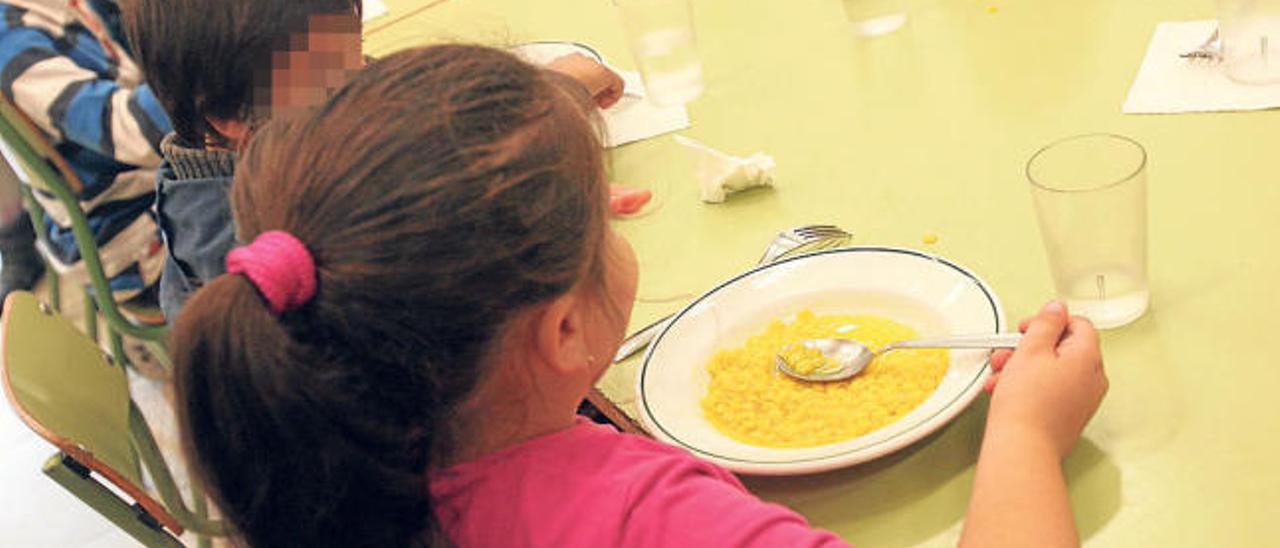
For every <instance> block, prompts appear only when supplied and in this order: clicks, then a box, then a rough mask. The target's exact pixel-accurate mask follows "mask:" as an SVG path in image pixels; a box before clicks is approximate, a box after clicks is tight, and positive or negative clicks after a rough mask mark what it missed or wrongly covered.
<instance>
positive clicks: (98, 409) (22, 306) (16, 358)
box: [0, 291, 225, 546]
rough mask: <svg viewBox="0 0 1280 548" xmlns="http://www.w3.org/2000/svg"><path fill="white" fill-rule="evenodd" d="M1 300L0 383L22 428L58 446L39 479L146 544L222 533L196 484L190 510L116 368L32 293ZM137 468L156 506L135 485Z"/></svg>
mask: <svg viewBox="0 0 1280 548" xmlns="http://www.w3.org/2000/svg"><path fill="white" fill-rule="evenodd" d="M5 303H6V308H5V314H4V317H3V320H2V322H3V323H2V324H0V348H2V352H0V382H2V383H3V385H4V391H5V394H6V395H7V396H8V398H9V402H10V403H11V404H12V406H13V408H14V410H15V411H17V414H18V416H19V417H20V418H21V419H22V421H23V422H24V423H26V424H27V426H29V427H30V428H31V429H32V430H34V431H35V432H36V434H38V435H39V436H40V437H42V438H44V439H46V440H48V441H49V442H50V443H52V444H53V445H54V446H55V447H56V448H57V449H58V452H57V453H55V454H54V455H53V456H51V457H50V458H49V460H48V461H46V462H45V464H44V473H45V474H46V475H48V476H49V477H50V478H52V479H53V480H54V481H56V482H58V484H60V485H62V487H63V488H65V489H66V490H67V491H70V492H71V493H72V494H73V495H75V496H76V497H77V498H79V499H80V500H82V501H84V502H85V504H88V505H89V506H90V507H92V508H93V509H94V510H97V511H98V513H100V514H102V515H103V516H104V517H106V518H107V519H108V520H110V521H111V522H112V523H115V524H116V525H117V526H119V527H120V528H121V529H123V530H124V531H125V532H127V533H128V534H129V535H131V536H133V538H135V539H137V540H138V541H139V542H141V543H142V544H144V545H147V546H182V544H181V543H180V542H179V541H178V539H177V538H176V537H177V535H181V534H182V532H183V531H184V530H188V529H189V530H191V531H192V532H194V533H196V534H197V535H198V536H199V537H200V544H201V545H202V546H204V545H207V544H208V543H209V538H208V536H210V535H214V536H217V535H223V534H225V525H224V523H223V522H222V521H214V520H209V519H207V518H206V516H207V515H208V514H207V508H206V504H205V497H204V495H203V493H202V492H201V491H200V490H199V489H198V488H197V487H196V486H195V485H194V482H193V485H192V488H191V496H192V500H193V501H194V507H195V508H194V511H192V510H189V509H188V507H187V504H186V502H185V501H184V500H183V499H182V495H181V492H180V490H179V489H178V487H177V485H176V484H175V483H174V480H173V476H172V474H171V473H170V471H169V467H168V465H167V464H166V463H165V461H164V457H163V456H162V455H161V453H160V450H159V448H158V447H157V445H156V441H155V438H154V437H152V434H151V430H150V428H148V427H147V423H146V420H145V419H144V418H143V416H142V413H141V411H139V409H138V407H137V406H136V405H135V404H134V403H133V401H132V400H131V399H130V397H129V388H128V384H127V380H126V378H125V371H124V369H123V368H122V367H120V366H119V365H117V364H115V363H113V362H112V361H111V360H110V359H109V358H107V357H106V356H105V355H104V354H103V353H102V351H101V350H100V349H99V348H98V347H97V345H96V344H94V343H93V341H91V340H89V338H88V337H86V336H85V335H84V334H83V333H81V332H80V331H79V330H78V329H77V328H76V327H75V326H74V325H72V324H71V323H69V322H67V321H66V320H65V319H63V318H62V317H60V316H59V315H58V314H57V313H55V312H53V311H52V310H51V309H50V308H49V307H48V305H45V304H43V303H41V302H39V301H38V300H37V299H36V297H35V295H33V294H31V293H30V292H26V291H16V292H14V293H12V294H10V296H9V298H8V299H7V300H6V301H5ZM144 469H145V470H146V473H147V475H148V477H150V478H151V480H152V482H153V483H154V484H155V487H156V490H157V491H158V492H159V494H160V501H157V500H156V499H155V498H153V497H152V496H151V495H150V494H149V493H148V492H147V490H146V489H145V488H143V487H142V485H143V483H142V481H141V479H142V470H144ZM102 480H105V481H106V482H107V483H110V484H111V485H113V486H115V487H116V488H117V489H118V491H119V492H122V493H123V494H124V495H123V496H122V495H120V494H118V493H117V492H116V491H113V490H111V489H110V488H108V487H107V486H106V485H104V483H103V481H102ZM126 497H127V498H126ZM131 501H132V502H131ZM161 501H162V502H161Z"/></svg>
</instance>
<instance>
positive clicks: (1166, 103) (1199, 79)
mask: <svg viewBox="0 0 1280 548" xmlns="http://www.w3.org/2000/svg"><path fill="white" fill-rule="evenodd" d="M1217 24H1218V22H1217V21H1215V20H1213V19H1208V20H1203V21H1167V22H1164V23H1160V24H1157V25H1156V31H1155V33H1154V34H1153V35H1152V37H1151V44H1150V45H1149V46H1147V56H1146V58H1145V59H1143V60H1142V67H1141V68H1139V69H1138V77H1137V78H1136V79H1134V81H1133V87H1131V88H1129V97H1128V98H1127V99H1126V100H1125V102H1124V112H1125V113H1126V114H1156V113H1172V112H1212V111H1224V110H1261V109H1267V108H1275V107H1280V85H1269V86H1263V85H1246V84H1240V83H1236V82H1235V81H1232V80H1231V79H1230V78H1227V75H1226V74H1225V73H1224V72H1223V68H1222V64H1221V63H1220V62H1219V63H1214V62H1210V61H1205V60H1192V59H1183V58H1182V57H1179V56H1178V55H1179V54H1181V53H1185V52H1188V51H1192V50H1195V49H1196V48H1198V47H1200V45H1201V44H1203V43H1204V41H1205V39H1206V38H1208V37H1209V35H1211V34H1213V30H1214V28H1215V27H1216V26H1217Z"/></svg>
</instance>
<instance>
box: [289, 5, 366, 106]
mask: <svg viewBox="0 0 1280 548" xmlns="http://www.w3.org/2000/svg"><path fill="white" fill-rule="evenodd" d="M363 66H364V55H363V53H362V51H361V46H360V19H359V17H358V16H357V15H355V14H354V13H343V14H318V15H312V16H311V18H310V19H309V21H308V25H307V32H305V33H300V34H296V35H293V36H291V37H290V39H289V48H288V50H286V51H277V52H275V53H274V54H273V55H272V59H271V112H272V115H273V116H278V115H280V114H288V113H289V112H291V111H297V110H299V109H305V108H307V107H311V106H314V105H317V104H320V103H322V102H324V101H325V100H326V99H328V98H329V96H330V95H332V94H333V93H334V92H336V91H337V90H338V89H339V88H341V87H342V86H343V85H345V84H346V83H347V81H348V80H350V79H351V77H352V76H354V75H355V73H356V72H358V71H359V70H360V69H361V68H362V67H363Z"/></svg>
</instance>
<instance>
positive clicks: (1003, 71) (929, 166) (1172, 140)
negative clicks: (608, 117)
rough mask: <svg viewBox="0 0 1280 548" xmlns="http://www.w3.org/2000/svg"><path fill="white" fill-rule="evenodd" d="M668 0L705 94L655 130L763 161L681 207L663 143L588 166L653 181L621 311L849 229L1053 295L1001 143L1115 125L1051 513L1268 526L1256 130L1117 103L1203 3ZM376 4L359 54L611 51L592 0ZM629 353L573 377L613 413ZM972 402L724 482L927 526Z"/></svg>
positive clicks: (959, 488)
mask: <svg viewBox="0 0 1280 548" xmlns="http://www.w3.org/2000/svg"><path fill="white" fill-rule="evenodd" d="M692 3H693V9H694V14H695V19H696V23H695V25H696V28H697V29H696V30H697V33H698V41H699V48H700V50H701V53H702V57H703V62H704V67H705V79H706V83H707V90H706V92H705V93H704V94H703V95H702V96H701V97H700V98H699V99H697V100H696V101H695V102H693V103H691V104H690V105H689V114H690V118H691V120H692V126H691V127H690V128H689V129H687V130H684V131H682V132H681V133H682V134H684V135H688V136H690V137H693V138H695V139H698V140H701V141H703V142H705V143H707V144H709V145H711V146H714V147H716V148H718V149H721V150H724V151H727V152H730V153H734V154H741V155H746V154H750V153H752V152H755V151H763V152H766V153H768V154H770V155H772V156H773V157H774V158H775V159H776V160H777V169H776V171H775V178H776V184H777V187H776V189H775V190H772V191H757V192H751V193H749V194H746V195H741V196H737V197H735V198H732V199H731V200H730V201H729V202H728V203H725V204H719V205H709V204H703V203H701V202H700V201H699V200H698V192H697V186H696V183H695V181H694V179H693V172H692V167H691V162H690V161H689V159H688V158H687V156H686V154H685V152H684V149H683V148H682V147H681V146H680V145H678V144H676V143H675V142H674V141H673V140H672V139H671V137H670V136H669V135H666V136H661V137H657V138H654V139H650V140H647V141H643V142H639V143H635V144H632V145H627V146H624V147H621V148H619V149H616V150H613V151H611V153H610V155H611V157H612V171H613V177H614V179H615V180H617V181H619V182H623V183H627V184H631V185H635V186H641V187H646V188H651V189H653V190H654V191H655V194H656V198H655V201H654V204H653V206H652V207H651V210H650V212H649V213H648V214H645V215H641V216H639V217H638V218H634V219H629V220H624V221H619V222H618V223H617V225H616V226H617V228H618V229H619V230H620V231H621V232H622V233H623V234H625V235H626V237H627V238H628V239H629V240H630V241H631V243H632V245H633V246H634V247H635V249H636V251H637V254H638V256H639V260H640V267H641V274H640V294H639V302H637V304H636V307H635V312H634V315H633V318H632V323H631V326H632V328H637V327H640V326H643V325H645V324H648V323H649V322H651V321H652V320H654V319H656V318H658V317H660V316H662V315H664V314H667V313H670V312H673V311H674V310H676V309H678V308H679V307H680V306H681V304H682V303H684V302H686V301H687V300H688V299H690V298H691V297H693V296H695V295H697V294H699V293H701V292H702V291H704V290H705V289H707V288H709V287H711V286H713V285H714V284H715V283H716V282H717V281H720V280H723V279H725V278H727V277H729V276H731V275H733V274H735V273H737V272H740V271H741V270H743V269H745V268H748V267H750V266H751V265H752V264H753V263H754V261H755V260H756V259H757V258H758V257H759V255H760V253H761V251H762V250H763V247H764V245H765V244H766V243H767V242H768V241H769V239H770V238H771V237H772V236H773V234H774V233H776V232H777V231H779V230H780V229H783V228H785V227H789V226H793V225H799V224H805V223H813V222H830V223H835V224H838V225H840V226H842V227H845V228H847V229H849V230H851V231H852V232H854V233H855V238H854V243H855V244H884V245H894V246H906V247H914V248H920V249H924V250H926V251H929V252H933V253H938V254H941V255H944V256H946V257H948V258H950V259H952V260H955V261H957V262H959V263H961V264H964V265H966V266H968V267H970V268H972V269H973V270H975V271H976V272H977V273H978V274H979V275H980V276H982V277H983V278H984V279H986V280H987V281H988V282H989V283H990V284H991V285H992V287H994V288H995V289H996V291H997V292H998V293H999V296H1000V298H1001V299H1002V300H1003V302H1004V305H1005V307H1006V313H1007V314H1008V315H1009V317H1010V318H1012V319H1016V318H1018V317H1022V316H1025V315H1027V314H1029V313H1031V312H1033V311H1034V310H1035V309H1036V308H1037V307H1038V306H1039V305H1040V304H1041V303H1042V302H1043V301H1045V300H1046V299H1048V298H1050V297H1051V296H1052V290H1053V289H1052V285H1051V281H1050V278H1049V272H1048V267H1047V263H1046V261H1045V257H1044V248H1043V246H1042V245H1041V242H1040V235H1039V232H1038V228H1037V226H1036V219H1035V213H1034V211H1033V210H1032V206H1031V201H1030V195H1029V191H1028V189H1027V182H1026V180H1025V179H1024V176H1023V166H1024V164H1025V162H1026V160H1027V158H1029V157H1030V156H1031V154H1032V153H1034V152H1035V151H1036V150H1037V149H1038V148H1039V147H1040V146H1042V145H1043V144H1045V143H1048V142H1049V141H1052V140H1055V139H1057V138H1060V137H1063V136H1067V135H1072V134H1078V133H1089V132H1099V131H1105V132H1115V133H1121V134H1124V135H1128V136H1131V137H1133V138H1135V139H1136V140H1138V141H1139V142H1141V143H1142V144H1143V145H1144V146H1145V147H1146V149H1147V151H1148V154H1149V156H1150V164H1149V167H1148V184H1149V208H1150V272H1151V293H1152V301H1151V309H1150V311H1149V312H1148V313H1147V315H1146V316H1145V317H1143V318H1142V319H1140V320H1139V321H1137V322H1135V323H1133V324H1131V325H1129V326H1127V327H1124V328H1121V329H1118V330H1113V331H1109V332H1106V333H1105V334H1104V336H1103V346H1104V354H1105V359H1106V364H1107V370H1108V374H1109V376H1110V378H1111V392H1110V394H1108V396H1107V399H1106V400H1105V401H1104V403H1103V406H1102V408H1101V410H1100V411H1099V412H1098V414H1097V416H1096V417H1095V419H1094V420H1093V422H1092V423H1091V424H1090V425H1089V427H1088V428H1087V429H1086V430H1085V433H1084V436H1083V438H1082V440H1081V441H1080V444H1079V445H1078V446H1077V447H1076V449H1075V450H1074V452H1073V453H1072V454H1071V455H1070V456H1069V457H1068V459H1067V460H1066V462H1065V465H1064V466H1065V469H1066V473H1067V476H1068V481H1069V484H1070V492H1071V498H1072V504H1073V507H1074V509H1075V512H1076V520H1077V524H1078V526H1079V529H1080V531H1081V534H1082V537H1083V538H1084V539H1085V542H1086V543H1087V544H1089V545H1091V546H1264V545H1271V544H1274V543H1275V540H1274V539H1272V538H1271V537H1272V535H1271V534H1269V533H1271V532H1273V531H1275V530H1276V529H1277V520H1276V517H1275V516H1276V514H1277V508H1280V504H1278V503H1280V495H1277V494H1276V493H1277V492H1280V467H1278V465H1277V462H1280V435H1278V434H1277V433H1280V364H1277V359H1276V355H1277V352H1276V351H1275V349H1274V348H1273V347H1272V346H1271V344H1270V342H1271V341H1272V339H1271V337H1273V336H1275V335H1269V333H1273V331H1274V330H1275V327H1274V322H1273V318H1274V317H1275V316H1276V315H1277V313H1276V309H1277V306H1276V303H1277V299H1276V289H1275V288H1276V284H1277V282H1280V254H1278V253H1276V252H1274V251H1272V248H1271V244H1270V237H1269V235H1273V234H1276V231H1275V229H1276V227H1277V226H1278V225H1280V222H1278V221H1276V220H1275V216H1276V209H1277V208H1276V206H1277V204H1280V201H1278V200H1277V198H1280V184H1277V183H1278V182H1280V181H1277V179H1280V164H1278V162H1277V156H1278V155H1280V124H1277V122H1280V120H1277V118H1276V116H1277V114H1276V112H1253V113H1219V114H1178V115H1155V116H1134V115H1124V114H1121V112H1120V106H1121V104H1122V103H1123V101H1124V98H1125V95H1126V93H1127V92H1128V88H1129V85H1130V83H1131V82H1132V80H1133V78H1134V76H1135V74H1136V72H1137V69H1138V66H1139V64H1140V63H1141V60H1142V58H1143V55H1144V53H1145V50H1146V45H1147V42H1148V40H1149V39H1150V37H1151V33H1152V31H1153V30H1154V27H1155V25H1156V23H1157V22H1160V21H1166V20H1188V19H1203V18H1208V17H1212V7H1213V6H1212V2H1210V1H1209V0H1161V1H1158V2H1156V1H1147V0H1073V1H1070V2H1057V1H1049V0H1017V1H1008V0H1004V1H1002V0H983V1H977V0H916V1H914V2H913V3H912V5H911V7H910V18H909V22H908V24H907V26H906V27H905V28H903V29H902V30H900V31H898V32H896V33H894V34H891V35H887V36H883V37H879V38H876V39H871V40H867V39H859V38H855V37H853V36H852V35H851V34H850V33H849V32H848V27H847V23H846V21H845V17H844V13H843V11H842V5H841V3H840V1H839V0H796V1H779V0H692ZM387 4H388V6H389V7H390V14H389V15H386V16H384V17H382V18H380V19H377V20H375V21H373V22H371V23H370V24H369V25H368V26H367V27H366V33H367V37H366V49H367V52H368V53H370V54H373V55H380V54H385V53H388V52H391V51H394V50H396V49H401V48H405V47H409V46H413V45H420V44H426V43H431V42H438V41H442V40H455V39H460V40H472V41H475V40H478V41H483V42H486V43H493V44H515V43H519V42H523V41H527V40H536V39H572V40H578V41H582V42H586V43H589V44H591V45H593V46H595V47H596V48H597V49H599V50H600V51H601V52H602V53H603V54H604V55H605V56H606V58H607V59H608V60H609V61H611V62H613V63H615V64H616V65H618V66H621V67H624V68H629V67H631V66H633V63H632V62H631V60H630V57H629V55H628V51H627V49H626V44H625V41H624V38H623V37H622V34H621V32H622V31H621V27H620V25H619V23H618V20H617V16H616V14H615V13H614V11H613V10H614V8H613V7H612V5H611V3H610V2H608V1H607V0H594V1H584V0H538V1H527V0H523V1H522V0H446V1H443V2H440V1H436V2H428V1H426V0H387ZM991 8H994V9H991ZM992 12H994V13H992ZM926 234H936V235H937V236H938V237H939V240H938V242H937V243H934V244H931V245H930V244H925V243H923V238H924V236H925V235H926ZM637 365H638V360H635V359H632V360H630V361H628V362H626V363H623V364H621V365H617V366H615V367H614V368H613V369H612V371H611V372H610V373H609V374H608V375H607V376H606V378H605V379H604V380H603V381H602V382H601V385H600V389H601V390H602V391H603V392H604V393H605V394H606V395H607V396H608V397H609V398H610V399H611V400H613V401H614V402H616V403H618V404H619V405H620V406H621V407H622V408H623V409H626V410H628V411H629V412H634V383H635V380H634V376H635V370H636V367H637ZM985 410H986V401H985V397H984V398H980V399H979V400H978V401H977V402H976V403H975V404H974V405H973V406H972V407H971V408H970V409H969V410H968V411H966V412H965V413H963V414H961V415H960V416H959V417H958V418H957V419H956V420H955V421H954V422H953V423H952V424H951V425H950V426H948V427H947V428H945V429H943V430H941V431H940V432H938V433H936V434H934V435H932V436H930V437H928V438H926V439H925V440H923V441H921V442H919V443H917V444H915V445H914V446H912V447H910V448H908V449H906V450H904V451H901V452H899V453H897V454H895V455H892V456H890V457H887V458H883V459H880V460H878V461H875V462H872V463H868V464H865V465H862V466H857V467H853V468H849V469H845V470H840V471H836V472H831V473H826V474H818V475H811V476H800V477H789V478H744V480H745V482H746V484H747V485H748V486H749V488H750V489H751V490H752V491H753V492H755V493H757V494H758V495H760V496H761V497H763V498H765V499H767V500H771V501H776V502H779V503H782V504H785V505H787V506H790V507H792V508H794V509H796V510H798V511H799V512H800V513H802V514H803V515H805V516H806V517H807V518H808V519H809V520H811V522H812V523H813V524H815V525H817V526H819V527H824V528H828V529H831V530H833V531H835V532H837V533H839V534H840V535H841V536H843V537H844V538H846V539H848V540H849V541H851V542H854V543H857V544H860V545H863V546H913V545H926V546H932V545H946V544H954V542H955V540H956V539H957V537H958V534H959V530H960V526H961V523H962V519H963V516H964V511H965V506H966V502H967V499H968V497H969V493H970V488H971V482H972V476H973V467H974V462H975V459H976V456H977V451H978V446H979V442H980V439H981V430H982V424H983V419H984V417H985ZM1014 519H1016V518H1014Z"/></svg>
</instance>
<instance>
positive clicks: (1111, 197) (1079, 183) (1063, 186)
mask: <svg viewBox="0 0 1280 548" xmlns="http://www.w3.org/2000/svg"><path fill="white" fill-rule="evenodd" d="M1146 166H1147V153H1146V151H1145V150H1143V148H1142V145H1140V144H1138V143H1137V142H1136V141H1134V140H1133V139H1130V138H1128V137H1122V136H1120V135H1111V134H1103V133H1099V134H1091V135H1079V136H1075V137H1068V138H1066V139H1062V140H1060V141H1057V142H1055V143H1052V144H1050V145H1048V146H1046V147H1044V148H1042V149H1040V151H1039V152H1036V153H1035V155H1034V156H1032V157H1031V160H1030V161H1028V162H1027V178H1028V179H1029V180H1030V181H1031V195H1032V198H1033V200H1034V201H1035V207H1036V213H1037V216H1038V217H1039V219H1040V234H1041V236H1043V237H1044V245H1045V249H1046V251H1047V254H1048V257H1049V267H1050V270H1051V271H1052V273H1053V281H1054V285H1055V286H1056V288H1057V292H1058V296H1059V297H1061V298H1063V299H1064V300H1066V301H1067V305H1068V307H1069V308H1070V309H1071V311H1072V312H1073V313H1075V314H1079V315H1082V316H1085V317H1087V318H1089V319H1090V320H1092V321H1093V323H1094V325H1096V326H1098V327H1099V328H1108V327H1119V326H1121V325H1124V324H1127V323H1129V322H1131V321H1133V320H1135V319H1137V318H1138V317H1139V316H1141V315H1142V314H1143V312H1145V311H1146V309H1147V302H1148V298H1149V291H1148V289H1147V179H1146Z"/></svg>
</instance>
